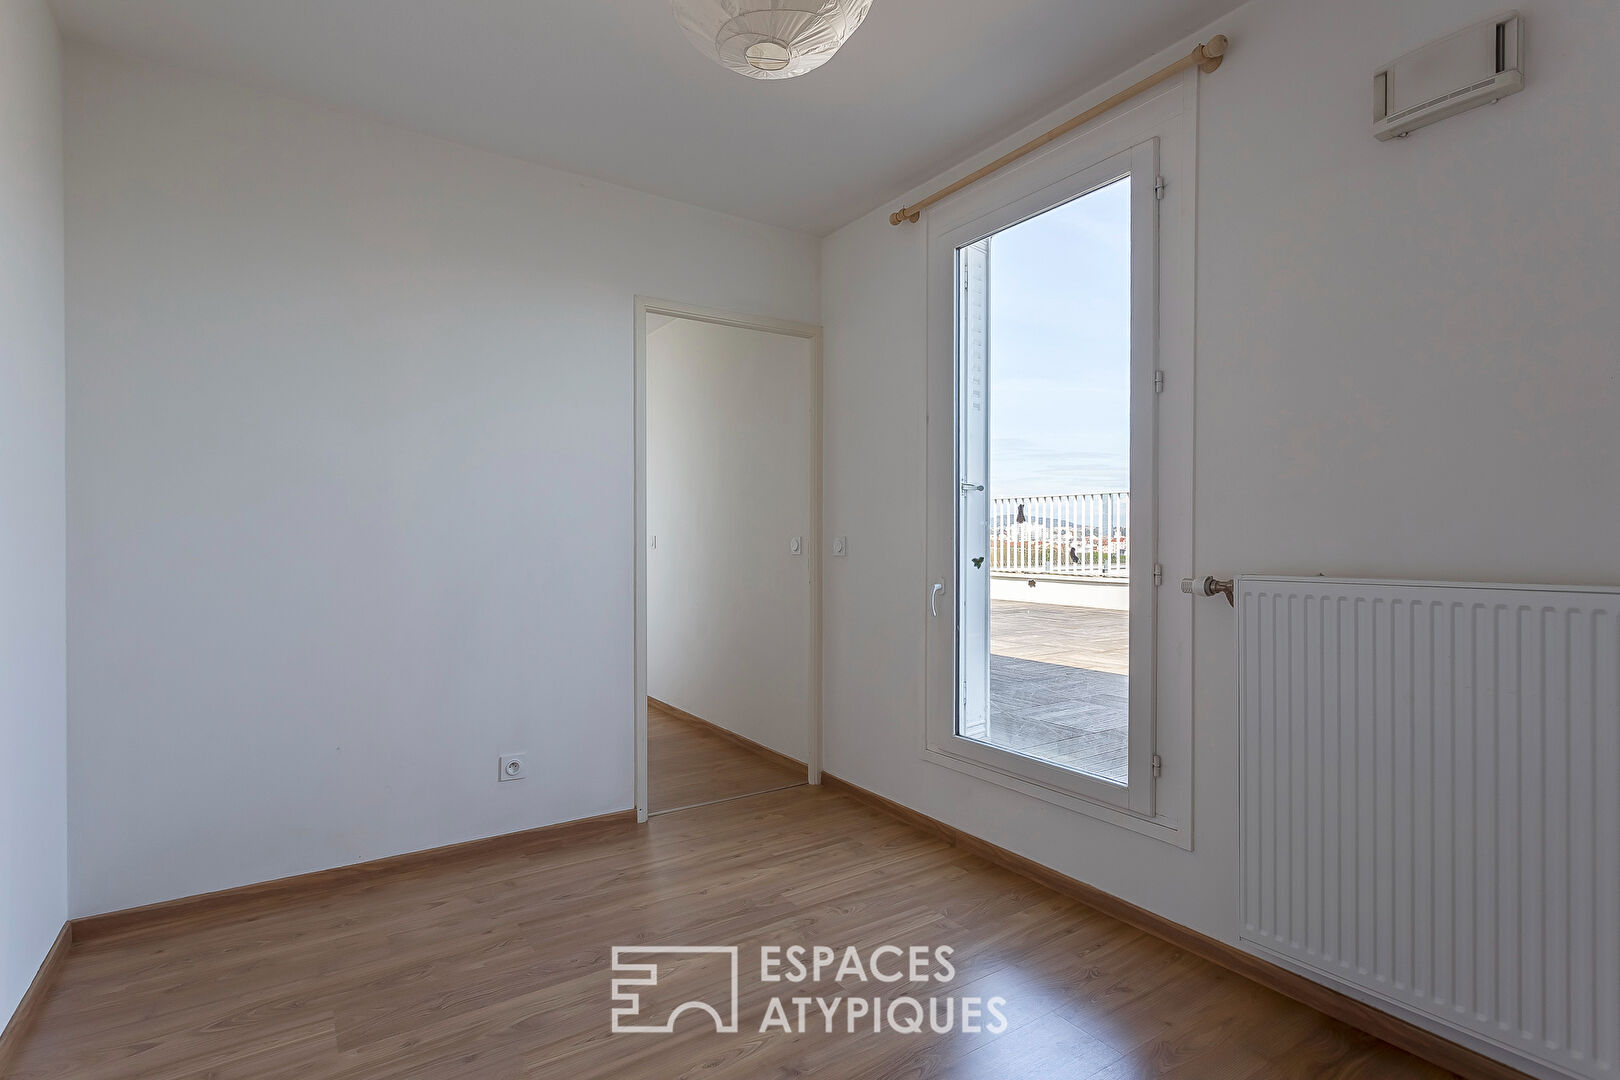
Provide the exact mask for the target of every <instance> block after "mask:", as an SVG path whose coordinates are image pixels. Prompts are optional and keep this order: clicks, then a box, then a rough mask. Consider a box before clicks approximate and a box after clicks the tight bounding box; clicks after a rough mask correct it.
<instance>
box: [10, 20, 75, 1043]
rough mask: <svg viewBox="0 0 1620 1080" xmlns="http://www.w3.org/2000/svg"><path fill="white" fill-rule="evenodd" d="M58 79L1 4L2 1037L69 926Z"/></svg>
mask: <svg viewBox="0 0 1620 1080" xmlns="http://www.w3.org/2000/svg"><path fill="white" fill-rule="evenodd" d="M62 252H63V247H62V69H61V57H60V50H59V48H58V45H57V37H56V25H55V23H53V22H52V21H51V16H50V12H49V11H48V10H47V9H46V7H45V5H44V3H43V2H42V0H0V1028H3V1027H5V1024H6V1021H8V1020H9V1019H10V1018H11V1014H12V1012H13V1010H15V1009H16V1007H17V1003H18V1001H19V1000H20V999H21V998H22V995H23V992H24V991H26V990H27V989H28V984H29V983H30V982H32V981H33V978H34V974H35V973H36V972H37V971H38V970H39V964H40V961H41V960H43V959H44V958H45V953H46V951H47V950H48V949H49V948H50V945H51V942H52V941H53V940H54V939H55V938H56V935H57V932H58V931H59V930H61V929H62V922H63V920H64V919H66V918H67V805H66V798H67V764H66V748H67V742H66V740H67V734H66V721H67V705H66V700H65V697H66V683H65V678H66V676H65V663H66V661H65V649H66V641H67V639H66V634H67V630H66V627H65V625H64V619H65V600H64V596H65V592H64V590H65V588H66V586H65V581H64V575H65V566H64V560H65V550H66V549H65V538H64V535H63V530H64V527H65V516H64V515H65V511H64V508H63V459H62V455H63V435H62V430H63V428H62V423H63V421H62V410H63V391H62V379H63V347H62V334H63V300H62V288H63V285H62V274H63V271H62Z"/></svg>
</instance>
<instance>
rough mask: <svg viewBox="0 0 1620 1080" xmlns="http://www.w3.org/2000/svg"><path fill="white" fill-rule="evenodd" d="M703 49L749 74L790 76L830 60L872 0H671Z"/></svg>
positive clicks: (683, 25) (684, 26)
mask: <svg viewBox="0 0 1620 1080" xmlns="http://www.w3.org/2000/svg"><path fill="white" fill-rule="evenodd" d="M673 3H674V7H675V19H676V21H677V22H679V23H680V24H681V29H682V30H685V31H686V34H687V36H688V37H690V38H691V39H692V41H693V43H694V44H696V45H697V47H698V48H699V49H701V50H702V51H703V53H704V54H705V55H707V56H709V57H710V58H711V59H713V60H714V61H716V62H717V63H719V64H721V65H722V66H724V67H728V68H730V69H731V70H732V71H735V72H737V74H739V75H746V76H748V77H749V78H750V79H792V78H795V77H797V76H799V75H803V74H804V73H805V72H807V71H813V70H814V69H816V68H818V67H820V66H821V65H822V64H825V63H826V62H827V61H828V60H831V59H832V55H833V53H835V52H837V51H838V49H839V47H840V46H842V45H843V44H844V42H846V41H848V40H849V37H850V35H851V34H853V33H854V32H855V31H856V30H857V29H859V28H860V25H861V20H863V19H865V18H866V13H867V11H869V10H870V9H871V7H872V0H673Z"/></svg>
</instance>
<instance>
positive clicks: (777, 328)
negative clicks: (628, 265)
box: [635, 300, 821, 820]
mask: <svg viewBox="0 0 1620 1080" xmlns="http://www.w3.org/2000/svg"><path fill="white" fill-rule="evenodd" d="M635 333H636V468H637V483H636V534H637V537H638V544H637V555H636V611H635V619H636V657H635V661H636V690H635V708H636V716H635V744H636V758H635V770H636V807H637V812H638V816H640V817H641V818H642V819H643V820H645V818H646V817H647V816H648V815H656V814H661V813H668V812H670V811H673V810H678V809H687V808H691V807H693V806H701V805H708V804H711V803H715V802H722V801H728V800H731V799H736V798H742V797H746V796H748V795H753V794H759V793H762V792H765V791H772V790H780V789H781V788H784V787H789V786H797V785H801V784H805V783H817V782H819V780H820V730H819V729H820V666H821V665H820V640H821V631H820V580H821V573H820V569H821V568H820V559H821V543H820V489H821V478H820V460H821V446H820V430H821V420H820V397H821V372H820V348H819V346H820V335H819V330H818V329H817V328H815V327H812V326H806V325H802V324H795V323H782V322H778V321H774V320H766V319H754V318H748V317H744V316H736V315H730V314H725V313H719V312H714V311H711V310H708V309H699V308H692V307H688V306H684V305H675V304H668V303H661V302H657V301H651V300H638V301H637V303H636V329H635Z"/></svg>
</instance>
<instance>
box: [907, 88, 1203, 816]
mask: <svg viewBox="0 0 1620 1080" xmlns="http://www.w3.org/2000/svg"><path fill="white" fill-rule="evenodd" d="M1194 92H1195V90H1193V89H1191V88H1190V87H1188V86H1186V84H1182V85H1180V86H1171V87H1170V88H1169V89H1168V90H1167V91H1166V92H1165V93H1164V94H1162V95H1159V96H1158V97H1157V98H1156V99H1155V100H1154V101H1150V102H1147V103H1144V104H1143V105H1142V106H1139V107H1136V108H1133V109H1132V110H1131V115H1130V118H1133V119H1135V120H1136V121H1137V123H1135V124H1129V123H1121V122H1119V121H1116V122H1115V123H1114V124H1113V125H1105V129H1106V127H1107V126H1113V127H1114V128H1115V130H1114V131H1112V132H1097V131H1094V132H1090V133H1085V132H1082V133H1081V136H1080V137H1079V138H1078V139H1076V141H1075V142H1074V143H1072V144H1069V145H1067V146H1064V147H1061V148H1060V149H1059V150H1058V151H1056V152H1054V153H1052V154H1050V155H1049V156H1047V157H1046V158H1044V159H1042V160H1040V161H1039V162H1038V163H1037V165H1036V167H1034V168H1032V169H1029V170H1015V171H1013V172H1012V173H1011V174H1009V175H1006V176H1003V177H1000V178H998V179H997V180H996V181H992V183H991V184H990V185H986V187H985V189H983V190H979V191H977V192H975V196H974V198H973V199H972V200H971V202H970V203H969V202H964V203H963V204H962V206H961V208H960V209H958V210H957V211H956V212H955V213H952V214H949V215H948V216H947V215H937V218H938V220H937V221H935V222H932V223H931V229H930V238H929V259H930V263H931V267H930V297H929V308H930V320H931V322H930V326H931V329H930V346H929V347H930V361H929V369H930V371H929V378H930V408H929V488H930V491H929V508H930V519H929V520H930V530H929V531H930V535H929V565H928V570H929V581H928V583H927V588H928V593H929V598H930V617H929V623H930V626H929V703H928V716H927V725H926V739H925V749H924V753H925V756H926V757H928V758H929V759H930V760H933V761H935V762H936V763H938V764H942V765H947V766H949V767H952V768H957V769H960V770H961V771H965V772H969V773H972V774H974V775H978V776H981V777H983V778H984V779H987V780H990V781H992V782H995V783H1000V784H1003V785H1004V786H1009V787H1013V788H1015V789H1018V790H1022V791H1025V792H1026V793H1029V794H1033V795H1037V796H1039V797H1042V798H1047V799H1049V800H1051V801H1057V802H1060V803H1063V804H1064V805H1068V806H1071V807H1073V808H1075V809H1078V810H1081V811H1083V812H1086V813H1091V814H1093V815H1094V816H1099V817H1104V818H1109V819H1111V820H1116V821H1119V822H1121V823H1124V824H1128V825H1130V826H1131V827H1135V828H1138V829H1140V830H1141V831H1149V832H1154V833H1156V834H1159V835H1162V836H1164V837H1165V838H1167V839H1172V840H1175V841H1176V842H1178V843H1183V844H1190V839H1189V837H1190V832H1189V831H1188V830H1187V828H1186V824H1187V823H1186V821H1185V818H1186V803H1187V798H1188V796H1189V794H1190V782H1189V778H1190V766H1191V762H1190V724H1189V723H1188V721H1187V716H1186V701H1185V697H1186V689H1187V684H1190V671H1189V670H1186V667H1190V665H1186V667H1183V668H1180V669H1173V670H1170V671H1167V672H1163V673H1161V671H1160V670H1159V668H1160V666H1161V664H1162V663H1163V661H1164V659H1165V658H1166V657H1167V656H1168V657H1173V658H1176V659H1179V660H1180V661H1181V662H1182V663H1183V664H1186V661H1187V659H1188V657H1189V655H1190V654H1189V650H1188V648H1187V642H1188V640H1189V639H1190V617H1191V611H1190V602H1188V599H1187V598H1186V597H1184V596H1182V595H1181V594H1180V593H1179V592H1177V593H1176V594H1175V597H1176V599H1175V600H1174V601H1171V600H1169V598H1168V597H1166V595H1165V594H1164V593H1163V590H1162V588H1161V585H1160V582H1161V581H1162V580H1163V575H1162V574H1161V573H1159V571H1160V569H1161V567H1162V566H1163V564H1164V563H1165V562H1166V561H1175V562H1177V563H1178V564H1179V565H1180V566H1181V568H1182V570H1183V572H1185V573H1188V574H1190V573H1191V568H1190V566H1188V565H1186V564H1187V562H1189V561H1190V560H1188V559H1186V558H1185V555H1186V554H1190V535H1191V534H1190V522H1189V520H1188V519H1189V513H1188V511H1189V510H1190V505H1191V501H1190V485H1189V483H1188V479H1187V473H1188V470H1183V469H1181V468H1180V465H1181V459H1182V457H1183V455H1184V454H1186V452H1187V450H1189V449H1190V440H1189V432H1190V426H1191V425H1190V415H1188V414H1189V413H1190V406H1191V394H1190V390H1191V377H1190V375H1191V363H1190V347H1189V343H1190V321H1191V320H1190V310H1191V307H1190V299H1191V287H1190V285H1191V274H1190V270H1191V266H1190V256H1191V242H1190V229H1185V230H1184V228H1183V227H1184V226H1185V225H1186V224H1187V223H1188V222H1189V221H1190V206H1191V204H1190V201H1189V200H1188V199H1187V197H1186V196H1187V194H1190V186H1191V185H1190V183H1187V180H1188V179H1189V178H1190V167H1191V163H1192V160H1193V156H1192V154H1191V152H1190V149H1191V132H1190V125H1186V124H1183V123H1180V122H1178V121H1180V120H1181V119H1183V118H1184V114H1185V111H1186V110H1185V108H1184V99H1185V97H1186V96H1187V95H1190V94H1191V93H1194ZM1132 128H1134V131H1133V130H1131V129H1132ZM1133 135H1134V136H1135V137H1131V136H1133ZM1161 156H1163V157H1165V158H1169V159H1172V160H1173V162H1174V164H1175V166H1176V169H1175V170H1174V171H1176V172H1177V173H1178V174H1179V175H1180V180H1179V182H1180V183H1187V187H1188V189H1189V191H1188V192H1183V193H1182V198H1181V199H1178V200H1175V201H1173V202H1169V205H1168V210H1169V213H1170V215H1171V224H1172V226H1173V228H1172V230H1171V231H1172V233H1173V234H1174V235H1173V237H1161V219H1162V217H1163V216H1164V214H1165V212H1166V209H1167V207H1166V202H1167V200H1166V199H1165V198H1164V196H1165V195H1167V194H1168V190H1169V185H1168V184H1161V178H1162V177H1164V176H1165V173H1166V169H1167V165H1166V162H1164V161H1162V160H1161ZM1037 183H1040V184H1041V186H1039V187H1038V189H1036V190H1033V191H1031V190H1029V189H1030V188H1032V187H1035V185H1036V184H1037ZM1021 189H1022V190H1021ZM946 205H950V204H946ZM1167 253H1168V254H1169V255H1171V256H1172V257H1174V258H1175V259H1177V260H1178V261H1177V263H1176V266H1175V268H1174V269H1175V272H1174V273H1171V274H1168V275H1167V274H1165V273H1163V263H1164V257H1165V255H1166V254H1167ZM1183 257H1184V258H1185V259H1186V264H1185V265H1183V264H1182V263H1181V262H1180V260H1181V259H1182V258H1183ZM1166 301H1168V310H1166ZM1182 350H1185V351H1184V352H1183V351H1182ZM1172 354H1174V355H1172ZM1167 369H1168V370H1167ZM1171 371H1173V372H1174V375H1175V376H1176V377H1177V378H1184V379H1185V384H1184V385H1182V386H1180V387H1179V389H1180V390H1181V393H1180V394H1179V395H1178V396H1176V397H1175V398H1174V402H1173V405H1172V407H1171V408H1169V409H1168V410H1166V409H1165V408H1164V407H1163V405H1164V402H1163V400H1162V399H1163V397H1164V394H1163V393H1162V391H1163V390H1164V389H1165V388H1166V386H1167V379H1168V378H1169V376H1170V372H1171ZM1167 413H1168V415H1167ZM1167 420H1169V421H1170V422H1171V423H1170V429H1169V430H1168V431H1167V430H1166V421H1167ZM1167 463H1168V464H1170V465H1172V466H1174V467H1175V469H1174V471H1175V476H1174V477H1173V479H1172V480H1171V482H1170V484H1169V485H1168V486H1167V485H1166V484H1164V483H1162V482H1161V481H1162V478H1163V474H1164V472H1165V469H1166V465H1167ZM1161 517H1164V520H1163V521H1161ZM1166 526H1168V528H1166ZM1167 542H1168V549H1169V550H1168V551H1167ZM1167 706H1168V708H1169V712H1170V715H1168V716H1167V715H1166V712H1167ZM1172 747H1173V748H1174V751H1173V752H1171V751H1172ZM1166 758H1172V759H1173V760H1174V762H1175V764H1174V765H1172V767H1171V771H1170V775H1169V776H1168V777H1165V776H1161V775H1160V774H1161V771H1162V767H1163V765H1164V762H1165V760H1166ZM1176 765H1179V770H1177V769H1176V767H1175V766H1176ZM1166 780H1168V783H1167V782H1166Z"/></svg>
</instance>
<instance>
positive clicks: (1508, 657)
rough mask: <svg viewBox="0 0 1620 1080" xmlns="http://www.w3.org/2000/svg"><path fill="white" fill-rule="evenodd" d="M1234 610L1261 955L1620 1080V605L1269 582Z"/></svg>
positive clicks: (1528, 592) (1524, 1057)
mask: <svg viewBox="0 0 1620 1080" xmlns="http://www.w3.org/2000/svg"><path fill="white" fill-rule="evenodd" d="M1237 607H1238V630H1239V646H1238V661H1239V671H1240V698H1241V706H1240V707H1241V713H1242V740H1243V742H1242V795H1241V805H1242V826H1241V834H1242V871H1243V885H1242V926H1243V929H1242V937H1243V939H1244V940H1245V941H1246V942H1249V943H1250V944H1251V946H1252V947H1253V948H1255V950H1256V951H1257V952H1260V953H1262V954H1266V953H1269V954H1274V955H1275V956H1276V957H1279V958H1281V959H1283V960H1285V961H1287V962H1288V963H1290V964H1291V966H1293V967H1295V968H1296V969H1297V970H1303V971H1306V972H1310V973H1315V974H1317V975H1318V976H1320V977H1321V979H1322V981H1324V982H1327V983H1330V984H1332V983H1338V984H1343V985H1346V986H1348V987H1350V988H1354V989H1356V990H1359V991H1361V993H1362V996H1364V997H1372V998H1374V999H1382V1000H1384V1001H1386V1002H1390V1003H1393V1004H1395V1005H1397V1006H1400V1007H1402V1008H1403V1009H1404V1010H1406V1011H1409V1012H1410V1013H1416V1014H1419V1015H1420V1016H1422V1017H1426V1018H1428V1019H1430V1020H1432V1021H1438V1022H1439V1025H1443V1026H1444V1027H1449V1028H1451V1029H1453V1030H1455V1031H1460V1032H1462V1033H1465V1034H1466V1035H1469V1036H1473V1040H1468V1039H1465V1040H1464V1041H1473V1042H1474V1045H1476V1046H1479V1045H1480V1043H1481V1041H1483V1042H1484V1043H1485V1044H1487V1046H1494V1047H1496V1048H1500V1049H1502V1050H1505V1051H1508V1053H1507V1054H1494V1055H1493V1056H1497V1057H1500V1058H1502V1059H1503V1060H1508V1061H1510V1062H1512V1063H1515V1064H1517V1065H1519V1067H1521V1068H1526V1069H1529V1070H1530V1071H1533V1072H1536V1073H1539V1074H1542V1075H1547V1076H1575V1077H1603V1078H1614V1077H1617V1076H1620V591H1606V590H1588V589H1557V588H1528V587H1517V586H1496V585H1468V584H1428V583H1418V582H1388V581H1386V582H1375V581H1337V580H1329V579H1324V578H1284V577H1248V578H1242V579H1240V580H1239V582H1238V590H1237ZM1431 1026H1433V1025H1431ZM1487 1052H1489V1050H1487ZM1515 1056H1517V1057H1518V1058H1519V1059H1520V1060H1518V1061H1513V1058H1514V1057H1515Z"/></svg>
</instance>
